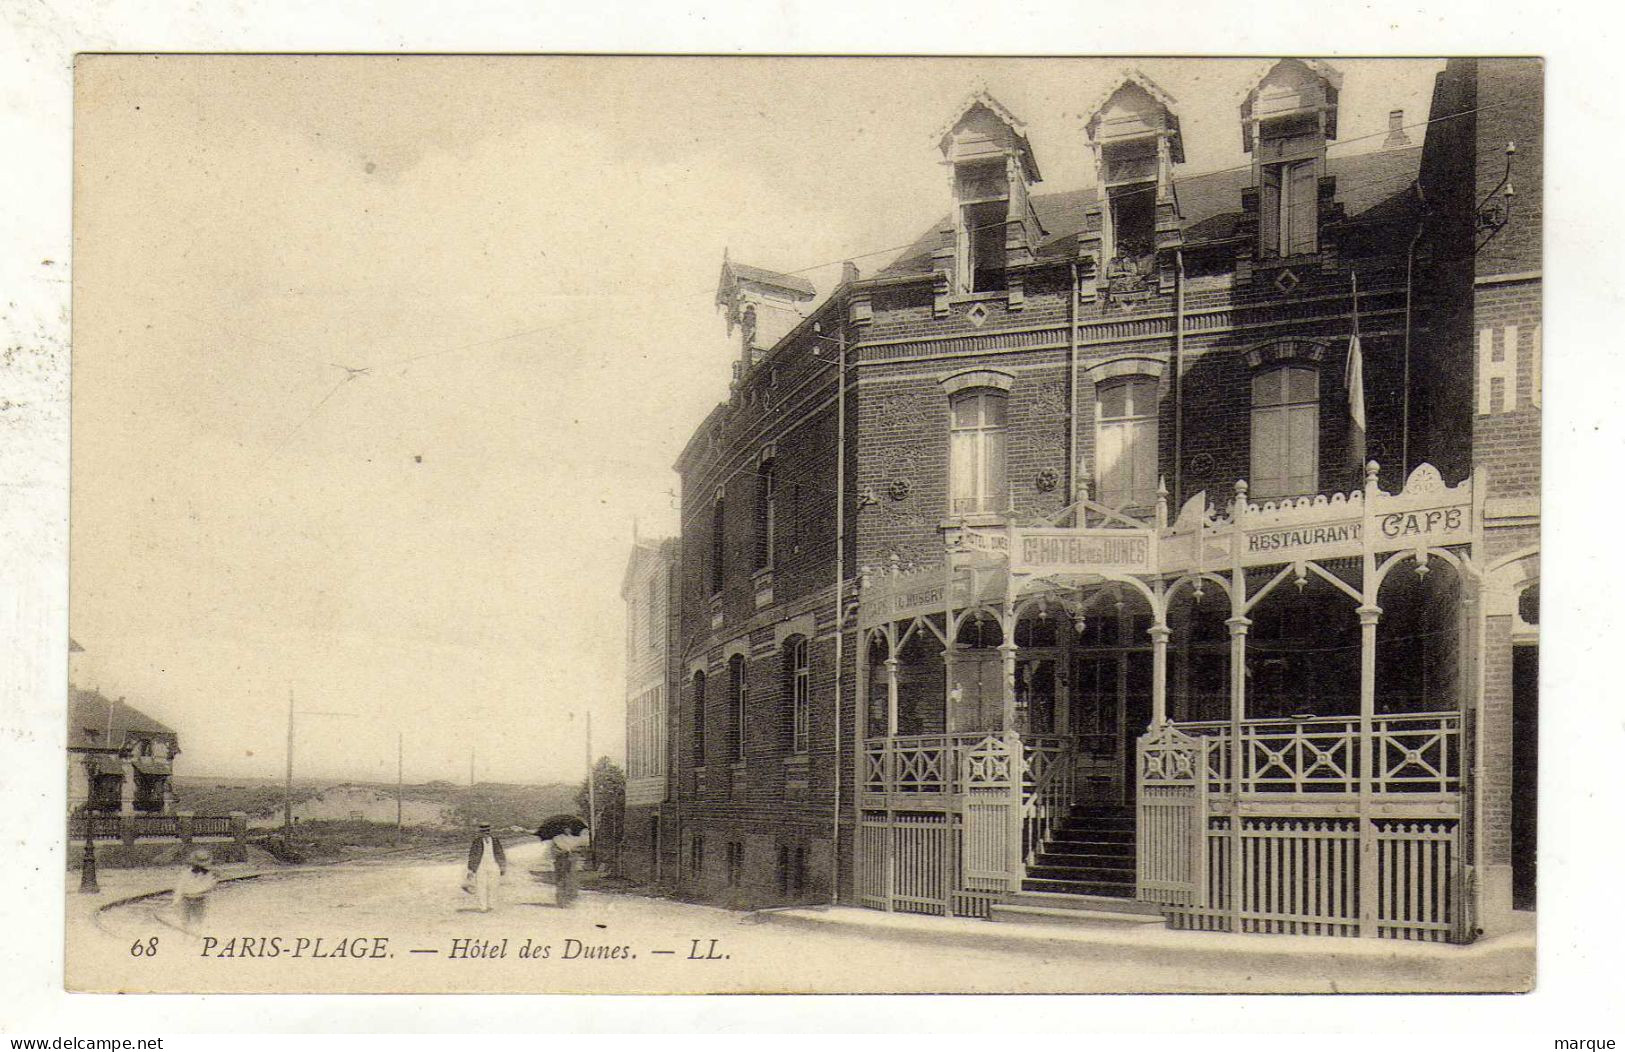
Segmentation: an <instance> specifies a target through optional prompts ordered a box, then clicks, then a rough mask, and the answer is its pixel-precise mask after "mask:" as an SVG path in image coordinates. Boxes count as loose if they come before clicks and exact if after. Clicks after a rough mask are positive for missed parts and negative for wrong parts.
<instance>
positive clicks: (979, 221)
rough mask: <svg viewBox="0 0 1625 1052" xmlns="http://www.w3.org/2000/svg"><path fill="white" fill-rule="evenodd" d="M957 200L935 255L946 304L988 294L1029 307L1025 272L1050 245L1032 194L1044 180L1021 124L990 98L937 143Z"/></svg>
mask: <svg viewBox="0 0 1625 1052" xmlns="http://www.w3.org/2000/svg"><path fill="white" fill-rule="evenodd" d="M937 145H938V148H939V149H940V150H941V151H942V155H943V159H944V161H945V162H946V163H947V165H948V169H949V186H950V189H951V190H952V192H953V212H952V213H951V222H950V226H951V229H950V230H947V231H945V233H947V234H949V235H950V237H947V238H944V240H943V242H941V243H940V244H939V247H938V248H937V250H936V251H935V252H934V253H933V256H934V260H933V268H934V269H935V270H936V271H937V273H938V274H939V275H940V278H939V280H940V281H941V284H940V285H939V286H938V289H939V291H938V296H939V301H938V303H937V305H936V307H935V308H934V309H936V310H938V311H939V312H942V311H946V309H947V297H948V296H951V295H955V294H958V295H967V294H973V293H983V292H1008V294H1009V303H1010V307H1011V309H1012V310H1016V309H1019V305H1020V303H1021V300H1022V293H1021V283H1022V277H1021V271H1020V270H1019V269H1018V268H1020V267H1021V265H1022V264H1024V263H1028V262H1031V260H1032V258H1033V252H1034V249H1035V248H1036V247H1037V245H1038V242H1039V240H1040V239H1041V238H1042V237H1043V233H1044V230H1043V227H1042V226H1041V225H1040V224H1039V222H1038V213H1037V212H1035V211H1034V210H1033V207H1032V202H1031V201H1030V200H1029V199H1028V187H1029V186H1031V185H1032V184H1033V183H1036V182H1038V181H1039V179H1040V178H1041V177H1040V176H1039V174H1038V162H1037V160H1036V159H1035V158H1034V157H1033V148H1032V144H1031V143H1029V142H1028V141H1027V135H1026V130H1025V128H1024V126H1023V125H1022V123H1021V121H1020V120H1018V119H1017V118H1016V117H1015V116H1014V115H1013V114H1011V113H1010V111H1009V110H1007V109H1005V108H1004V106H1002V105H1001V104H1000V103H999V102H998V100H997V99H994V98H993V97H992V96H991V95H989V94H988V93H987V92H985V91H978V92H976V93H975V94H973V95H972V96H971V97H970V98H969V99H967V100H965V102H964V104H963V105H961V106H960V107H959V109H958V111H957V112H956V116H955V117H954V119H953V120H952V121H951V122H950V123H949V124H948V125H947V126H946V127H945V128H944V129H943V130H942V133H941V135H940V136H939V137H938V142H937Z"/></svg>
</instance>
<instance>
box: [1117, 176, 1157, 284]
mask: <svg viewBox="0 0 1625 1052" xmlns="http://www.w3.org/2000/svg"><path fill="white" fill-rule="evenodd" d="M1108 195H1109V198H1110V201H1111V210H1112V215H1111V220H1112V241H1113V250H1114V254H1113V260H1114V262H1115V263H1116V266H1117V268H1119V269H1132V270H1133V271H1134V272H1135V273H1144V272H1145V271H1147V270H1149V269H1150V266H1149V264H1150V262H1151V257H1152V256H1153V255H1154V253H1155V252H1156V249H1157V184H1156V183H1131V184H1129V185H1128V186H1114V187H1112V188H1111V189H1110V190H1109V191H1108Z"/></svg>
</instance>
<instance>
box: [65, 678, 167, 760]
mask: <svg viewBox="0 0 1625 1052" xmlns="http://www.w3.org/2000/svg"><path fill="white" fill-rule="evenodd" d="M131 735H135V736H137V737H167V738H176V737H177V735H176V734H175V732H174V731H173V730H171V729H170V728H168V727H166V726H165V725H164V724H162V723H160V722H158V721H157V720H155V719H153V718H152V717H151V716H148V715H147V714H146V713H144V712H142V711H141V710H140V709H137V708H135V707H134V706H131V705H126V704H125V703H124V701H123V700H117V701H115V700H113V699H112V698H109V697H107V696H106V695H104V694H103V693H101V692H100V691H97V690H83V689H81V688H79V687H69V688H68V747H69V748H78V749H121V748H123V747H124V742H125V740H126V739H127V738H128V737H130V736H131Z"/></svg>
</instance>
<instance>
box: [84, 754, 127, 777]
mask: <svg viewBox="0 0 1625 1052" xmlns="http://www.w3.org/2000/svg"><path fill="white" fill-rule="evenodd" d="M85 767H86V768H88V769H89V771H90V773H91V774H93V775H97V774H116V775H118V776H119V777H120V778H122V777H124V761H123V760H120V759H119V758H118V757H117V756H109V755H107V754H106V753H92V754H91V755H89V756H86V757H85Z"/></svg>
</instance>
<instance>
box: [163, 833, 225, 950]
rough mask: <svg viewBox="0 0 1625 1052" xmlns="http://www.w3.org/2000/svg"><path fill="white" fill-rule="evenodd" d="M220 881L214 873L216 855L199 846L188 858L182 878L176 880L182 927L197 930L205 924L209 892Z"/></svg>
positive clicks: (177, 901) (176, 896) (177, 909)
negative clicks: (204, 917)
mask: <svg viewBox="0 0 1625 1052" xmlns="http://www.w3.org/2000/svg"><path fill="white" fill-rule="evenodd" d="M218 882H219V880H218V878H217V877H216V876H215V873H214V856H212V855H210V854H209V852H208V851H206V850H204V849H203V848H198V849H197V850H196V851H194V852H192V854H191V855H190V856H188V857H187V859H186V866H185V868H183V869H182V870H181V875H180V879H179V880H177V881H176V882H175V898H174V905H175V912H176V913H178V914H179V915H180V923H181V927H182V928H184V929H185V930H187V931H189V932H196V931H197V930H198V929H199V928H201V927H202V926H203V915H204V914H205V913H206V912H207V911H208V906H209V892H211V891H213V890H214V886H215V884H217V883H218Z"/></svg>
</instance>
